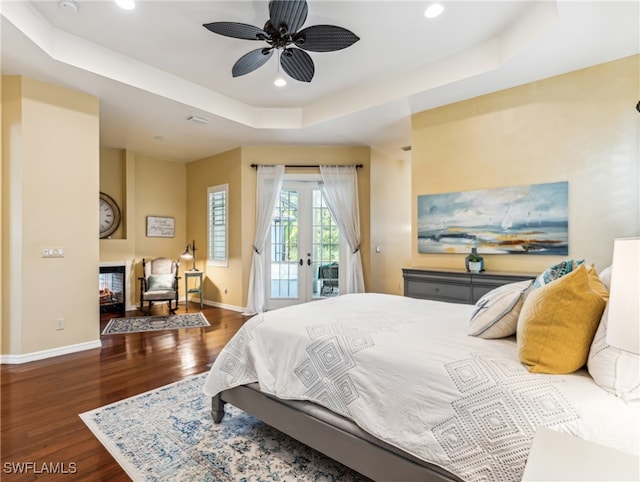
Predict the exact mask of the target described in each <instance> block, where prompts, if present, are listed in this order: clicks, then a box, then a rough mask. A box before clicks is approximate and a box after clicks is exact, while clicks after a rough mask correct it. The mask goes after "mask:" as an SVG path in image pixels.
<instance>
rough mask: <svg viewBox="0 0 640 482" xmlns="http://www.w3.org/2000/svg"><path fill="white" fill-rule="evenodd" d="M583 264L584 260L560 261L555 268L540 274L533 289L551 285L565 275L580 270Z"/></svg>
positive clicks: (550, 267)
mask: <svg viewBox="0 0 640 482" xmlns="http://www.w3.org/2000/svg"><path fill="white" fill-rule="evenodd" d="M583 263H584V259H579V260H573V259H568V260H565V261H560V262H559V263H558V264H554V265H553V266H549V267H548V268H547V269H545V270H544V271H543V272H542V273H540V275H538V277H537V278H536V280H535V281H534V283H533V289H538V288H540V287H542V286H544V285H547V284H549V283H551V282H552V281H554V280H557V279H559V278H562V277H563V276H564V275H566V274H569V273H571V272H572V271H573V270H576V269H578V267H579V266H580V265H581V264H583Z"/></svg>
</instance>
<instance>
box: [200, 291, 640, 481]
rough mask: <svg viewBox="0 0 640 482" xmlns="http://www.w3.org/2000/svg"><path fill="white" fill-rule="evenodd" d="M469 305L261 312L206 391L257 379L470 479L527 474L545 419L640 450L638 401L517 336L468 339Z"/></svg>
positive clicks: (355, 299) (377, 299)
mask: <svg viewBox="0 0 640 482" xmlns="http://www.w3.org/2000/svg"><path fill="white" fill-rule="evenodd" d="M472 310H473V306H471V305H460V304H451V303H443V302H437V301H427V300H417V299H412V298H405V297H400V296H393V295H382V294H372V293H370V294H358V295H343V296H339V297H336V298H330V299H326V300H322V301H314V302H311V303H307V304H303V305H297V306H293V307H290V308H284V309H280V310H276V311H271V312H267V313H263V314H260V315H257V316H255V317H253V318H252V319H250V320H249V321H247V323H245V325H244V326H243V327H242V329H241V330H240V331H238V333H237V334H236V335H235V337H234V338H233V339H232V340H231V341H230V342H229V343H228V345H227V346H226V347H225V349H224V350H223V351H222V353H221V354H220V356H218V358H217V359H216V361H215V363H214V365H213V367H212V368H211V371H210V373H209V375H208V377H207V380H206V383H205V386H204V391H205V393H206V394H208V395H210V396H213V395H216V394H217V393H219V392H220V391H222V390H225V389H228V388H232V387H235V386H238V385H243V384H246V383H250V382H255V381H257V382H259V384H260V389H261V390H262V391H263V392H266V393H269V394H272V395H275V396H277V397H279V398H282V399H298V400H311V401H313V402H315V403H317V404H320V405H323V406H325V407H327V408H330V409H332V410H333V411H335V412H338V413H340V414H342V415H345V416H347V417H349V418H350V419H352V420H353V421H355V422H356V423H357V424H358V425H359V426H360V427H361V428H363V429H364V430H366V431H368V432H369V433H371V434H373V435H374V436H376V437H377V438H379V439H382V440H384V441H386V442H387V443H390V444H392V445H394V446H396V447H399V448H401V449H402V450H404V451H406V452H408V453H410V454H412V455H414V456H416V457H418V458H420V459H423V460H426V461H428V462H431V463H433V464H436V465H439V466H441V467H443V468H445V469H446V470H448V471H449V472H451V473H453V474H455V475H457V476H458V477H460V478H462V479H464V480H466V481H476V480H520V478H521V476H522V472H523V470H524V466H525V462H526V459H527V454H528V452H529V449H530V447H531V445H532V443H533V435H534V432H535V429H536V427H537V426H545V427H548V428H551V429H554V430H557V431H560V432H565V433H569V434H572V435H576V436H578V437H581V438H584V439H586V440H591V441H594V442H598V443H602V444H605V445H608V446H611V447H614V448H617V449H620V450H623V451H625V452H630V453H633V454H636V455H637V454H638V453H639V452H640V448H639V447H640V441H639V438H640V432H639V430H638V427H639V426H640V409H639V408H638V407H631V406H628V405H626V404H625V403H624V402H623V401H622V400H620V399H618V398H616V397H615V396H613V395H610V394H608V393H607V392H605V391H604V390H603V389H601V388H600V387H598V386H597V385H596V384H595V383H594V382H593V380H592V379H591V377H590V376H589V374H588V373H587V372H586V371H579V372H577V373H575V374H571V375H540V374H530V373H529V372H528V371H527V370H526V369H525V368H524V367H523V366H522V364H521V363H520V361H519V360H518V355H517V351H516V344H515V340H514V339H513V338H507V339H500V340H485V339H480V338H474V337H470V336H467V334H466V333H467V322H468V320H469V317H470V315H471V312H472Z"/></svg>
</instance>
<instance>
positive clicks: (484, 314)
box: [467, 280, 533, 338]
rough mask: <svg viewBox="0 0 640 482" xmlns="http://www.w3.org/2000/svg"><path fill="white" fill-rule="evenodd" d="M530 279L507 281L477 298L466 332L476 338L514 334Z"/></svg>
mask: <svg viewBox="0 0 640 482" xmlns="http://www.w3.org/2000/svg"><path fill="white" fill-rule="evenodd" d="M532 284H533V281H532V280H527V281H518V282H517V283H509V284H506V285H503V286H500V287H498V288H496V289H493V290H491V291H489V292H488V293H487V294H485V295H484V296H483V297H482V298H480V299H479V300H478V302H477V303H476V306H475V310H474V311H473V314H472V315H471V319H470V320H469V327H468V330H467V333H468V334H469V335H470V336H477V337H478V338H504V337H506V336H511V335H515V333H516V327H517V326H518V315H519V314H520V309H521V308H522V304H523V303H524V299H525V297H526V295H527V292H528V291H529V289H530V288H531V286H532Z"/></svg>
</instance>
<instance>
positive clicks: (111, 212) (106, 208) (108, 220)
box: [100, 192, 120, 238]
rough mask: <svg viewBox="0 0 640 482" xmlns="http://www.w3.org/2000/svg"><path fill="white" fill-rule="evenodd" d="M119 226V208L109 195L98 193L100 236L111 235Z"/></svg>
mask: <svg viewBox="0 0 640 482" xmlns="http://www.w3.org/2000/svg"><path fill="white" fill-rule="evenodd" d="M118 226H120V208H119V207H118V204H116V202H115V201H114V200H113V198H112V197H111V196H109V195H108V194H105V193H103V192H101V193H100V238H107V237H109V236H111V235H112V234H113V233H114V232H115V230H116V229H118Z"/></svg>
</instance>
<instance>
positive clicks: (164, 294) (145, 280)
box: [138, 258, 180, 314]
mask: <svg viewBox="0 0 640 482" xmlns="http://www.w3.org/2000/svg"><path fill="white" fill-rule="evenodd" d="M179 266H180V263H178V262H177V261H172V260H170V259H168V258H155V259H152V260H151V261H148V262H147V261H146V260H145V259H144V258H143V259H142V271H143V273H144V276H142V277H140V278H138V279H139V280H140V311H142V312H143V313H148V312H149V311H150V310H151V305H152V304H153V303H154V302H156V301H168V302H169V312H170V313H173V314H175V312H176V311H175V310H176V309H177V308H178V286H179V283H178V280H179V279H180V278H179V276H178V267H179ZM145 301H146V302H148V303H149V306H148V308H147V310H146V311H145V310H144V302H145ZM173 301H175V307H173V308H172V302H173Z"/></svg>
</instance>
